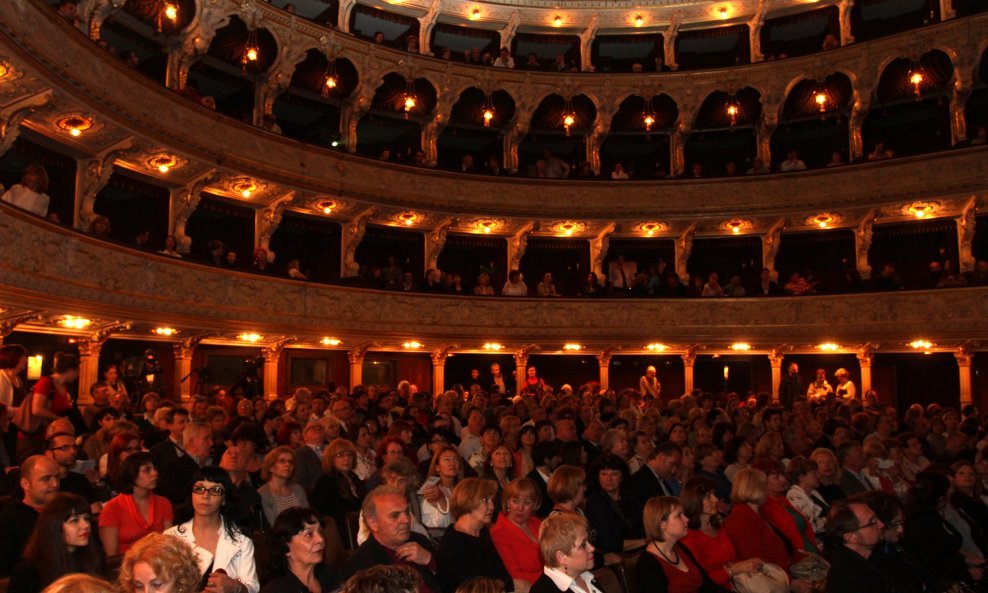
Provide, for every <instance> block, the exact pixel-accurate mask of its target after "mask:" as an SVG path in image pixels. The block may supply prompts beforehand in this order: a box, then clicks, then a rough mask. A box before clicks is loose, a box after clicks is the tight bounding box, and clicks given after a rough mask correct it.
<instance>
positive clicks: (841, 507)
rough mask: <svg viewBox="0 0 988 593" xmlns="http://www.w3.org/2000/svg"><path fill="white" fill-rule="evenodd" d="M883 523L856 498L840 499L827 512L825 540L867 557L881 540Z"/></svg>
mask: <svg viewBox="0 0 988 593" xmlns="http://www.w3.org/2000/svg"><path fill="white" fill-rule="evenodd" d="M884 532H885V524H884V523H883V522H882V520H881V519H879V518H878V515H877V514H876V513H875V511H874V510H873V509H872V508H871V507H870V506H868V505H867V504H866V503H865V502H863V501H861V500H860V499H857V498H852V499H848V500H841V501H838V502H837V503H835V504H834V506H833V507H831V509H830V512H829V513H827V540H828V541H831V542H834V543H835V544H836V545H844V546H845V547H847V548H848V549H850V550H853V551H855V552H857V553H859V554H861V555H863V556H865V557H867V556H868V555H869V554H870V553H871V551H872V550H874V549H875V547H876V546H878V544H879V543H881V541H882V535H883V533H884Z"/></svg>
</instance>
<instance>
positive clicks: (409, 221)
mask: <svg viewBox="0 0 988 593" xmlns="http://www.w3.org/2000/svg"><path fill="white" fill-rule="evenodd" d="M395 218H396V219H397V220H398V222H400V223H401V224H403V225H405V226H414V225H415V223H416V222H418V220H419V215H418V214H416V213H415V212H401V213H399V214H398V216H396V217H395Z"/></svg>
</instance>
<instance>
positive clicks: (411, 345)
mask: <svg viewBox="0 0 988 593" xmlns="http://www.w3.org/2000/svg"><path fill="white" fill-rule="evenodd" d="M401 347H402V348H404V349H405V350H418V349H419V348H421V347H422V342H416V341H415V340H410V341H408V342H405V343H404V344H402V345H401Z"/></svg>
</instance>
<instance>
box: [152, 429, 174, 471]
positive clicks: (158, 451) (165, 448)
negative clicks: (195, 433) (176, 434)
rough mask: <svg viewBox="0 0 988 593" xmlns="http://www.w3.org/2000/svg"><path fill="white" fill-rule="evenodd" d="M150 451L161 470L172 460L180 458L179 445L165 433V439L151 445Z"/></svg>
mask: <svg viewBox="0 0 988 593" xmlns="http://www.w3.org/2000/svg"><path fill="white" fill-rule="evenodd" d="M148 453H150V454H151V457H153V458H154V465H155V466H156V467H157V468H158V471H161V468H163V467H165V465H167V464H168V463H169V462H170V461H174V460H175V459H178V445H176V444H175V443H173V442H172V440H171V439H170V438H168V435H165V439H164V440H163V441H161V442H159V443H158V444H157V445H155V446H153V447H151V448H150V449H149V450H148Z"/></svg>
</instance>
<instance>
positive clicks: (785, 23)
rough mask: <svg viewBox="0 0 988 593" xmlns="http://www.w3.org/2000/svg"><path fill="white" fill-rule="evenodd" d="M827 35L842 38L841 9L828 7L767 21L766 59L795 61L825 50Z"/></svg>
mask: <svg viewBox="0 0 988 593" xmlns="http://www.w3.org/2000/svg"><path fill="white" fill-rule="evenodd" d="M827 35H833V36H834V37H835V38H837V39H840V10H839V9H838V8H837V6H827V7H825V8H820V9H817V10H805V11H800V12H797V13H796V14H790V15H786V16H780V17H777V18H770V19H766V20H765V25H764V26H763V27H762V31H761V50H762V54H763V55H764V56H765V59H766V60H773V59H783V58H792V57H795V56H805V55H807V54H812V53H816V52H818V51H821V50H822V49H823V41H824V38H826V37H827Z"/></svg>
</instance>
